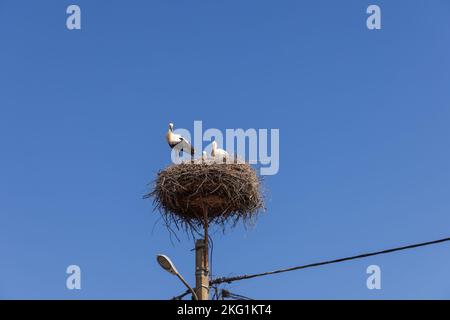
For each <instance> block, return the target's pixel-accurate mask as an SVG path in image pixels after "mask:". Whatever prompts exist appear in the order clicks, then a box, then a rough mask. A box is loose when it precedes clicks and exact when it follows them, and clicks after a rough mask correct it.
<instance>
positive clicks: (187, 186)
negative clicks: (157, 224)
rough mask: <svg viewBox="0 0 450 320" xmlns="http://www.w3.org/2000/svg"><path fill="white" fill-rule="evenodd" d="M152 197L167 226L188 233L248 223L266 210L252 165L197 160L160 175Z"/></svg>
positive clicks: (166, 169)
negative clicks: (204, 228)
mask: <svg viewBox="0 0 450 320" xmlns="http://www.w3.org/2000/svg"><path fill="white" fill-rule="evenodd" d="M146 197H152V198H153V199H154V203H155V205H156V208H157V209H159V211H160V212H161V214H162V217H163V218H164V220H165V222H166V224H167V225H170V224H172V223H174V224H175V225H176V227H177V228H178V229H179V228H180V227H181V228H183V229H186V230H187V231H189V230H190V231H196V230H198V228H199V227H205V226H206V227H207V226H208V225H209V224H218V225H221V226H222V227H223V228H225V225H226V224H227V223H228V222H232V224H233V226H234V225H235V224H236V223H237V222H238V221H240V220H242V221H244V222H247V221H249V220H251V218H252V217H254V216H256V214H257V213H258V212H260V211H261V210H263V209H264V200H263V196H262V193H261V180H260V177H259V176H258V175H257V174H256V171H255V170H254V169H253V168H252V167H251V166H250V165H249V164H248V163H241V162H239V163H235V162H233V163H221V162H216V161H214V160H212V159H197V160H194V161H186V162H183V163H180V164H173V165H170V166H168V167H167V168H165V169H164V170H161V171H159V173H158V175H157V177H156V180H155V184H154V189H153V191H151V192H150V193H149V194H147V195H146Z"/></svg>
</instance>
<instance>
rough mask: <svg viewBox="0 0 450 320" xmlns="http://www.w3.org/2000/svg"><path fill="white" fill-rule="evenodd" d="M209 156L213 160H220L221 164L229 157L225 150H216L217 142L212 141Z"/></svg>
mask: <svg viewBox="0 0 450 320" xmlns="http://www.w3.org/2000/svg"><path fill="white" fill-rule="evenodd" d="M211 156H212V157H213V158H214V159H219V160H222V161H223V162H225V161H226V159H227V158H228V156H229V155H228V152H226V151H225V150H223V149H220V148H217V142H216V141H213V143H212V149H211Z"/></svg>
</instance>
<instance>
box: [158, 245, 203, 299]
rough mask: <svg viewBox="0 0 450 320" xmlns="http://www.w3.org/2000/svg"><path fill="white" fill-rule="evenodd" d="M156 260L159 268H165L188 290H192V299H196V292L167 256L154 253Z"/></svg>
mask: <svg viewBox="0 0 450 320" xmlns="http://www.w3.org/2000/svg"><path fill="white" fill-rule="evenodd" d="M156 261H158V263H159V265H160V266H161V268H163V269H164V270H166V271H167V272H169V273H171V274H173V275H176V276H177V277H178V279H180V280H181V282H183V284H184V285H185V286H186V287H187V288H188V289H189V291H190V292H192V296H193V297H194V300H198V297H197V294H196V293H195V291H194V289H192V288H191V287H190V286H189V284H188V283H187V282H186V280H184V278H183V277H182V276H181V274H180V273H179V272H178V270H177V268H175V265H174V264H173V262H172V261H171V260H170V259H169V257H168V256H166V255H164V254H158V255H156Z"/></svg>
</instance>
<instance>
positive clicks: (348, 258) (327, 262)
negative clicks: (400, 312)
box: [210, 237, 450, 285]
mask: <svg viewBox="0 0 450 320" xmlns="http://www.w3.org/2000/svg"><path fill="white" fill-rule="evenodd" d="M446 241H450V237H449V238H443V239H439V240H434V241H428V242H422V243H417V244H412V245H408V246H403V247H397V248H392V249H387V250H382V251H375V252H369V253H364V254H359V255H356V256H350V257H346V258H340V259H335V260H328V261H322V262H316V263H311V264H306V265H302V266H297V267H292V268H286V269H279V270H275V271H269V272H262V273H256V274H251V275H242V276H236V277H229V278H224V277H222V278H217V279H214V280H211V281H210V285H213V284H219V283H224V282H226V283H231V282H234V281H239V280H244V279H251V278H256V277H262V276H267V275H271V274H276V273H282V272H288V271H294V270H300V269H306V268H312V267H318V266H323V265H327V264H333V263H339V262H344V261H349V260H355V259H361V258H367V257H371V256H376V255H380V254H386V253H391V252H396V251H401V250H407V249H413V248H418V247H424V246H429V245H432V244H438V243H442V242H446Z"/></svg>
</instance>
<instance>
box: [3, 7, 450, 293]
mask: <svg viewBox="0 0 450 320" xmlns="http://www.w3.org/2000/svg"><path fill="white" fill-rule="evenodd" d="M71 3H76V4H78V5H80V7H81V10H82V30H81V31H68V30H67V29H66V26H65V20H66V16H67V15H66V13H65V11H66V7H67V6H68V5H69V4H71ZM369 4H378V5H380V6H381V9H382V30H379V31H369V30H368V29H367V28H366V22H365V20H366V17H367V14H366V12H365V11H366V8H367V6H368V5H369ZM449 17H450V3H449V2H448V1H447V0H440V1H439V0H433V1H406V0H404V1H378V0H377V1H363V0H358V1H356V0H355V1H316V0H314V1H312V0H311V1H261V0H258V1H253V0H248V1H236V0H233V1H218V0H213V1H211V0H208V1H205V0H197V1H84V0H83V1H82V0H77V1H73V2H69V1H61V0H53V1H18V0H14V1H12V0H0V39H1V47H0V88H1V89H0V90H1V91H0V111H1V113H0V148H1V149H0V150H1V151H0V298H43V299H48V298H56V299H72V298H77V299H91V298H114V299H116V298H125V299H131V298H137V299H166V298H170V297H172V296H174V295H176V294H179V293H181V292H183V291H184V288H183V286H182V284H181V283H180V282H179V281H178V280H177V279H176V278H175V277H173V276H170V275H169V274H167V273H165V272H164V271H163V270H161V269H160V267H159V266H158V265H157V264H156V261H155V254H157V253H166V254H167V255H169V256H170V257H172V259H173V260H174V261H175V263H176V265H177V267H178V269H179V270H180V271H181V272H182V273H183V274H184V275H185V277H186V278H187V280H188V281H189V282H190V283H193V282H194V253H193V252H191V251H190V249H192V248H193V240H192V239H188V238H187V237H185V236H183V235H181V242H175V243H174V244H172V243H171V241H170V237H169V234H168V232H167V230H166V229H165V227H164V226H163V225H162V223H161V221H159V220H158V214H157V213H155V212H153V206H152V202H151V201H149V200H143V199H142V195H143V194H145V193H146V192H147V191H148V186H147V184H148V183H149V182H151V181H152V180H153V179H154V177H155V174H156V172H157V171H158V170H159V169H161V168H164V167H165V166H166V165H168V164H169V162H170V154H169V150H168V146H167V144H166V142H165V140H164V134H165V132H166V130H167V123H168V122H169V121H173V122H174V123H175V124H176V125H177V126H178V127H183V128H187V129H192V126H193V121H194V120H203V123H204V126H205V127H207V128H219V129H223V130H224V129H226V128H279V129H280V140H281V141H280V144H281V146H280V148H281V149H280V153H281V155H280V171H279V173H278V174H277V175H275V176H270V177H267V178H266V186H267V188H268V189H269V195H268V197H267V212H266V213H264V214H263V215H261V217H260V219H259V220H258V222H257V225H256V227H255V228H252V229H249V230H245V229H244V228H242V227H238V228H235V229H232V230H229V231H228V232H227V233H226V234H225V235H222V234H221V233H217V234H215V235H214V256H213V272H214V273H215V274H216V275H219V276H226V275H238V274H242V273H254V272H261V271H267V270H271V269H276V268H281V267H289V266H294V265H299V264H304V263H310V262H316V261H320V260H323V259H329V258H339V257H342V256H346V255H352V254H357V253H362V252H365V251H370V250H378V249H384V248H389V247H393V246H397V245H403V244H409V243H414V242H421V241H427V240H432V239H435V238H440V237H445V236H448V235H449V232H450V196H449V195H450V148H449V143H450V125H449V123H450V105H449V103H450V90H449V84H450V44H449V43H450V42H449V39H450V19H449ZM155 224H156V225H155ZM152 230H153V231H152ZM70 264H77V265H79V266H80V267H81V270H82V290H80V291H69V290H67V289H66V287H65V281H66V277H67V275H66V273H65V270H66V267H67V266H68V265H70ZM371 264H377V265H379V266H380V267H381V270H382V289H381V290H378V291H377V290H368V289H367V288H366V278H367V274H366V268H367V266H369V265H371ZM449 270H450V246H449V245H448V244H443V245H438V246H434V247H428V248H422V249H417V250H413V251H408V252H401V253H395V254H391V255H386V256H380V257H373V258H370V259H366V260H361V261H354V262H348V263H342V264H339V265H332V266H325V267H321V268H316V269H309V270H304V271H297V272H290V273H287V274H282V275H275V276H270V277H265V278H260V279H253V280H247V281H242V282H238V283H234V284H232V285H229V286H227V287H226V288H228V289H229V290H231V291H234V292H236V293H239V294H243V295H246V296H249V297H252V298H265V299H282V298H286V299H310V298H327V299H328V298H343V299H347V298H365V299H380V298H406V299H408V298H438V299H439V298H446V299H450V277H449Z"/></svg>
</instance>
